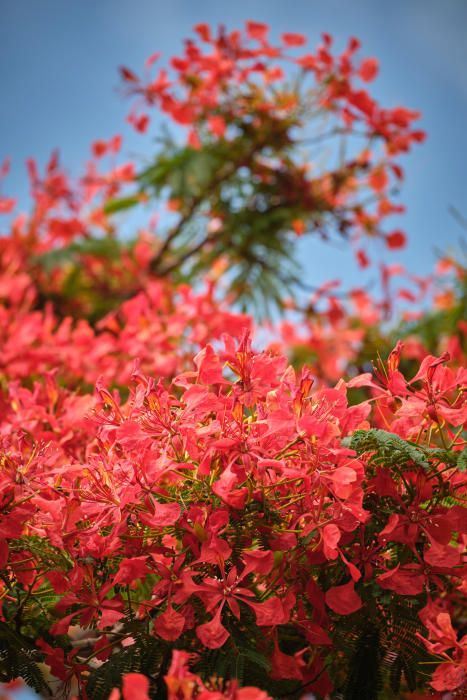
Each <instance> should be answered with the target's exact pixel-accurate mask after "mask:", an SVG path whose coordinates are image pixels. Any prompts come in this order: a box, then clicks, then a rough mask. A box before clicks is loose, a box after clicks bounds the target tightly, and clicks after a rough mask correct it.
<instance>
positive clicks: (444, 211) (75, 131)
mask: <svg viewBox="0 0 467 700" xmlns="http://www.w3.org/2000/svg"><path fill="white" fill-rule="evenodd" d="M0 17H1V21H0V85H1V91H2V98H1V102H0V162H1V160H2V159H3V157H4V156H6V155H9V156H10V157H11V158H12V161H13V169H12V174H11V176H10V177H9V180H8V186H7V187H5V194H7V195H9V196H16V197H19V199H20V203H21V204H26V203H27V193H28V183H27V179H26V173H25V169H24V161H25V159H26V158H27V157H29V156H33V157H35V158H36V159H37V160H38V161H39V163H40V164H43V163H44V162H45V161H46V159H47V158H48V156H49V155H50V152H51V151H52V150H53V149H54V148H56V147H59V149H60V153H61V158H62V162H63V163H64V164H65V166H66V167H67V169H68V170H69V172H70V173H78V172H79V169H80V167H81V166H82V164H83V163H84V161H85V160H86V158H87V157H88V156H89V144H90V143H91V142H92V141H93V140H95V139H97V138H108V137H110V136H112V135H114V134H116V133H123V134H124V136H125V147H124V153H126V154H127V155H133V154H135V153H139V154H144V148H145V147H146V146H145V144H147V141H146V142H145V141H141V138H140V137H138V136H137V135H136V134H134V133H132V131H131V128H130V127H129V126H128V125H125V117H126V115H127V113H128V110H129V103H128V101H127V100H125V99H124V98H123V97H122V95H121V94H120V93H119V91H118V86H119V77H118V73H117V67H118V66H119V65H121V64H124V65H126V66H128V67H130V68H132V69H134V70H135V71H136V72H139V71H140V69H141V68H142V65H143V63H144V60H145V59H146V58H147V57H148V56H149V55H150V54H151V53H153V52H154V51H161V52H162V53H163V54H164V56H167V57H169V56H171V55H172V54H174V53H178V52H179V50H180V48H181V46H182V41H183V39H184V37H186V36H189V35H190V33H191V28H192V26H193V25H194V24H195V23H198V22H208V23H211V24H214V25H217V24H219V23H224V24H225V25H226V26H227V27H228V28H238V27H241V26H242V25H243V23H244V22H245V20H248V19H253V20H256V21H263V22H267V23H269V24H270V25H271V28H272V35H273V37H277V36H278V35H279V34H280V33H281V32H283V31H291V32H294V31H295V32H301V33H304V34H306V35H307V36H308V37H309V39H310V41H309V47H310V48H311V49H313V48H314V46H315V45H316V44H317V43H318V42H319V37H320V34H321V32H323V31H327V32H330V33H331V34H332V35H333V36H334V37H335V40H336V43H337V46H338V48H339V49H341V48H343V46H344V44H345V43H346V41H347V39H348V37H349V36H356V37H358V38H359V39H360V40H361V42H362V50H361V55H362V56H363V55H365V56H375V57H377V58H378V59H379V61H380V67H381V71H380V75H379V77H378V79H377V81H376V82H375V83H372V85H371V87H370V91H371V92H372V93H373V94H375V95H376V97H378V98H379V99H380V100H381V101H382V103H383V104H384V105H385V106H388V107H392V106H397V105H403V106H407V107H410V108H415V109H418V110H420V111H421V112H422V113H423V120H422V123H421V126H422V127H423V128H424V129H425V130H426V131H427V132H428V140H427V141H426V143H425V144H423V145H422V146H417V147H415V149H414V151H413V152H412V153H411V154H410V155H409V156H408V157H406V158H405V159H404V161H403V165H404V166H405V169H406V181H405V183H404V185H403V188H402V196H401V202H402V203H404V204H406V205H407V208H408V211H407V214H405V215H404V216H402V217H399V220H398V222H397V227H398V228H404V230H405V231H406V232H407V233H408V236H409V241H410V244H409V247H408V249H407V250H406V251H404V252H403V253H400V252H397V253H387V255H386V259H387V260H389V261H391V262H402V263H404V264H405V265H406V266H407V267H408V268H410V270H411V271H413V272H414V273H417V274H425V273H428V272H429V271H430V270H431V268H432V266H433V262H434V260H435V253H434V251H435V249H447V248H449V247H450V248H455V247H456V246H458V242H459V239H460V238H461V237H462V236H463V235H464V236H465V232H463V230H462V228H461V227H460V226H459V224H458V223H456V221H455V219H454V218H453V217H452V215H451V214H450V213H449V206H450V205H453V206H455V207H456V208H457V209H458V210H459V211H460V212H462V213H463V215H464V216H465V217H467V197H466V194H467V193H466V189H467V119H466V116H467V70H466V67H467V41H466V30H467V0H288V1H285V0H256V1H255V0H235V1H234V2H232V1H231V2H222V1H217V2H214V1H213V0H198V2H195V1H194V0H172V1H171V2H168V1H163V0H0ZM300 257H301V260H302V263H303V265H304V268H305V276H306V281H307V283H308V284H318V283H320V282H323V281H324V280H326V279H329V278H336V277H340V278H342V279H343V280H344V284H345V285H346V286H350V285H354V284H358V283H360V282H361V281H362V273H361V271H359V270H358V269H357V268H356V266H355V263H354V262H353V258H352V256H351V255H350V254H349V252H348V249H347V250H346V249H345V247H343V246H336V245H334V246H332V247H325V245H324V244H322V243H320V242H316V241H308V242H306V243H304V245H303V248H302V250H301V251H300ZM369 274H370V277H371V275H372V274H373V275H374V272H370V273H369Z"/></svg>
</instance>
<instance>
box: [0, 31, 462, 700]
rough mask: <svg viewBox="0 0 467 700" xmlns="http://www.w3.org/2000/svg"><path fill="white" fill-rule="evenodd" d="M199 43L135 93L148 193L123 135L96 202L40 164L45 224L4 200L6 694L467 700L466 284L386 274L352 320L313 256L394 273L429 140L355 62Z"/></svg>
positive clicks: (91, 170)
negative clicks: (410, 166)
mask: <svg viewBox="0 0 467 700" xmlns="http://www.w3.org/2000/svg"><path fill="white" fill-rule="evenodd" d="M195 32H196V36H197V39H196V40H195V39H190V40H188V41H187V42H186V44H185V51H184V53H183V55H181V56H177V57H174V58H173V59H172V60H171V62H170V66H169V67H165V68H161V69H157V68H156V66H157V62H158V61H159V60H160V57H159V56H158V55H157V54H154V55H153V56H151V57H150V58H149V59H148V61H147V62H146V66H145V75H144V77H139V76H138V75H137V74H136V73H134V72H133V71H132V70H130V69H128V68H121V69H120V72H121V77H122V80H123V84H124V86H125V89H126V91H127V92H128V93H129V94H130V96H131V98H132V100H133V101H132V107H131V112H130V115H129V118H128V119H129V122H130V123H131V124H132V125H133V127H134V128H135V129H136V130H137V131H140V132H145V131H147V130H149V129H150V128H151V125H152V124H153V123H154V120H155V119H156V118H157V119H159V120H160V117H161V115H162V116H163V117H164V118H165V120H166V123H167V124H168V126H169V127H172V131H170V130H167V131H166V132H164V131H163V130H162V127H161V126H160V125H159V126H158V131H159V132H161V133H164V134H165V136H164V138H163V139H161V140H160V142H159V147H158V150H157V153H156V154H155V155H154V154H153V155H152V156H151V157H150V158H149V160H148V161H147V162H146V164H145V166H144V167H138V166H137V165H136V164H135V163H133V162H121V161H120V156H119V154H120V151H121V147H122V139H121V137H120V136H114V137H112V138H110V139H108V140H99V141H95V142H94V143H93V144H92V149H91V150H92V159H91V161H90V162H89V163H88V164H87V166H86V168H85V172H84V174H83V175H82V176H81V177H80V178H79V179H78V180H77V182H73V181H72V179H71V178H70V177H69V176H68V175H67V174H66V172H65V171H64V170H63V169H62V167H61V165H60V162H59V158H58V155H56V154H55V155H53V156H52V158H51V159H50V161H49V163H48V165H47V167H46V170H45V173H43V174H41V173H40V172H39V169H38V167H37V166H36V164H35V163H34V162H33V161H30V162H29V163H28V170H29V177H30V181H31V196H32V207H31V211H30V212H29V213H28V214H16V210H15V207H16V203H15V200H14V199H13V198H11V197H9V196H6V195H5V196H2V197H0V213H2V214H4V215H6V217H5V221H7V222H8V224H9V226H10V229H9V231H8V233H7V235H5V236H3V237H2V238H0V321H1V323H0V337H1V341H2V354H1V357H0V523H1V527H0V597H1V608H0V680H1V681H4V682H9V681H12V682H14V683H16V682H17V681H16V679H17V678H22V679H23V680H24V681H25V682H26V683H27V684H28V685H29V686H31V687H33V688H35V689H36V690H37V691H38V692H39V693H41V694H42V695H43V696H44V697H57V698H60V697H62V698H71V697H79V698H89V699H90V700H100V699H101V698H102V700H107V699H108V698H110V699H111V700H117V699H118V698H120V697H122V698H124V700H144V699H146V698H152V697H154V698H156V697H157V698H163V697H166V698H168V699H169V700H221V699H222V698H229V699H230V700H267V699H268V698H285V697H287V698H297V700H298V698H301V697H303V696H304V695H306V694H310V693H311V694H313V695H314V696H316V697H317V698H320V699H322V700H324V699H325V698H335V699H336V700H337V699H338V698H342V699H344V700H354V699H356V698H365V699H367V698H368V700H372V699H374V700H378V699H380V700H383V699H385V698H389V697H401V698H402V697H403V698H407V699H409V698H417V697H418V698H423V697H426V695H424V694H423V693H426V692H429V690H428V689H430V688H431V692H433V693H435V694H436V693H443V692H444V691H453V692H458V693H462V692H463V688H465V682H466V676H465V660H466V653H467V647H466V642H467V636H465V634H464V636H463V632H462V625H465V610H464V608H463V594H464V593H465V564H464V562H463V559H462V557H463V556H464V547H465V541H466V533H467V530H466V518H465V509H464V504H465V469H466V464H467V462H466V452H465V429H464V428H465V423H466V419H467V403H466V398H465V387H466V384H467V381H466V380H467V370H466V369H465V362H464V359H465V355H464V346H465V333H466V323H465V310H466V309H465V305H466V302H465V299H466V295H465V274H464V269H463V267H462V265H461V264H460V263H459V261H458V260H457V259H456V258H455V257H454V256H452V255H446V256H445V257H444V258H442V259H441V260H440V261H439V262H438V266H437V269H436V271H435V273H434V274H433V275H432V276H428V277H426V278H420V277H417V276H415V275H411V274H410V272H408V271H405V270H404V269H403V268H402V267H401V266H400V265H397V264H391V263H390V262H389V263H388V262H385V263H383V264H381V266H380V277H381V291H380V293H379V294H375V295H370V293H369V291H368V290H366V289H363V288H358V289H352V290H350V291H349V292H348V293H346V294H343V293H342V292H341V290H339V285H338V283H337V282H333V281H331V282H329V283H328V284H325V285H323V286H322V287H320V288H318V289H307V287H306V283H305V281H304V275H303V273H302V272H301V271H300V268H299V266H298V263H297V255H296V252H295V245H296V241H297V238H299V237H301V236H307V235H310V236H320V237H321V238H322V239H323V240H324V243H325V241H326V240H327V239H329V238H332V237H335V236H340V237H342V238H343V239H345V240H346V241H347V242H348V245H349V246H350V247H351V248H352V249H353V251H354V253H355V256H356V261H357V264H359V265H360V266H361V267H366V266H368V265H370V264H372V256H373V253H372V252H371V251H372V249H371V246H374V245H377V243H378V241H382V242H383V245H384V246H385V247H386V248H388V249H397V248H400V247H402V246H404V244H405V234H404V233H403V232H402V231H400V230H397V229H396V230H393V229H391V228H390V227H388V226H387V225H386V223H385V222H386V219H387V218H388V217H390V216H391V215H393V214H395V213H398V212H400V211H402V210H403V208H402V206H401V205H400V204H398V203H396V201H395V200H394V196H395V194H396V193H395V189H396V186H397V185H398V183H400V182H401V181H402V179H403V170H402V167H401V165H400V162H399V161H400V156H401V155H403V154H405V153H406V152H407V151H408V150H409V149H410V147H411V146H412V145H413V143H414V142H421V141H422V140H423V138H424V135H423V132H421V131H420V130H418V129H417V127H416V125H415V122H416V120H417V118H418V116H419V115H418V113H417V112H414V111H411V110H408V109H405V108H402V107H396V108H386V107H382V106H380V105H379V104H378V103H377V102H376V100H374V99H373V98H372V96H371V95H370V94H369V93H368V92H367V90H366V89H365V85H366V84H367V83H369V82H371V81H372V80H373V79H374V78H375V77H376V75H377V72H378V63H377V61H376V60H375V59H372V58H366V59H360V58H358V56H357V52H358V49H359V42H358V41H357V40H356V39H351V40H350V41H349V44H348V46H347V48H346V49H345V50H344V51H343V53H341V54H336V53H334V52H333V50H332V40H331V37H330V36H328V35H326V34H325V35H323V39H322V43H321V45H320V46H319V47H318V48H317V49H316V50H315V51H314V52H310V51H308V50H307V49H306V48H305V44H306V39H305V37H303V36H302V35H299V34H290V33H289V34H287V33H285V34H283V35H282V37H281V43H280V44H279V45H274V44H273V43H271V42H270V41H269V39H268V28H267V26H266V25H263V24H260V23H255V22H248V23H247V24H246V28H245V31H243V32H239V31H233V32H227V31H226V30H225V29H223V28H221V29H220V30H219V32H218V33H217V34H216V35H215V34H214V33H213V32H212V30H211V29H210V27H208V26H207V25H198V26H197V27H195ZM158 124H159V122H158ZM7 171H8V164H5V165H4V166H3V169H2V177H5V176H6V175H7ZM6 182H7V181H6ZM140 210H141V213H139V212H140ZM136 212H138V216H137V218H138V220H139V221H141V220H142V215H143V214H145V213H147V219H146V220H145V223H144V225H141V224H138V226H139V230H138V233H137V235H133V236H132V237H131V238H128V236H122V235H120V232H121V230H122V228H123V227H124V226H125V225H128V223H129V222H130V223H131V221H132V219H131V218H130V219H128V218H127V217H131V216H133V214H135V213H136ZM388 252H390V250H389V251H388ZM310 294H311V296H310ZM253 303H255V304H256V307H255V308H256V310H257V311H258V313H257V314H256V315H253V314H251V313H247V311H248V310H250V305H251V304H253ZM271 303H272V304H273V305H275V306H276V307H278V308H279V310H280V311H281V312H282V316H281V317H280V319H279V320H278V321H272V320H271V317H270V315H269V310H270V307H271ZM401 304H402V307H401ZM401 308H402V311H403V313H402V316H401V315H400V314H399V317H397V310H398V309H399V310H400V309H401ZM394 314H396V315H394ZM391 317H392V318H393V319H395V320H393V321H392V322H390V320H389V319H390V318H391ZM274 318H275V316H274ZM397 318H399V320H398V321H397ZM266 319H268V320H266ZM258 331H259V332H258ZM256 337H258V338H265V339H266V340H264V341H263V348H262V349H261V348H259V347H258V341H255V338H256ZM265 346H266V347H265ZM435 696H436V695H435ZM439 697H441V695H439Z"/></svg>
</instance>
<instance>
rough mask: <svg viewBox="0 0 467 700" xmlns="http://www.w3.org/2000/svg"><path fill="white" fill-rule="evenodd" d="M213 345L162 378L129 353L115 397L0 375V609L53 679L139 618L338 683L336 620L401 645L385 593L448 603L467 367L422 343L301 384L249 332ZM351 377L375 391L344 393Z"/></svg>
mask: <svg viewBox="0 0 467 700" xmlns="http://www.w3.org/2000/svg"><path fill="white" fill-rule="evenodd" d="M224 343H225V345H224V348H223V349H218V350H217V351H216V350H214V349H213V347H212V346H211V345H207V346H206V347H205V348H204V349H203V350H202V351H201V352H200V353H198V355H197V356H196V357H195V358H194V367H193V369H192V370H189V371H185V372H183V373H182V374H179V375H178V376H177V377H175V378H174V380H173V382H172V384H171V385H170V386H164V385H163V384H162V383H161V382H160V381H156V380H155V379H153V378H151V377H148V376H146V375H145V374H144V373H142V372H141V371H140V370H139V369H138V367H135V369H134V372H133V376H132V382H131V385H130V387H129V388H130V394H129V396H128V399H126V400H125V401H122V399H121V398H120V396H119V395H118V393H116V392H112V391H110V390H109V389H108V388H107V387H106V386H105V384H104V383H102V382H98V383H97V386H96V395H95V398H92V397H90V396H77V395H76V394H73V393H71V392H69V391H67V390H65V389H62V388H60V387H58V386H57V384H56V381H55V378H54V376H53V375H52V374H49V375H48V376H47V381H46V383H45V384H43V385H42V384H39V383H37V384H36V385H35V386H34V388H33V389H31V390H29V389H26V388H21V387H19V386H18V385H17V384H15V383H13V384H12V386H11V387H10V392H9V396H8V398H7V400H6V404H5V406H4V419H3V422H2V426H1V439H2V454H3V457H2V490H1V499H2V500H1V502H2V524H1V527H2V533H3V540H2V543H3V544H2V557H1V564H2V570H3V572H4V575H3V579H2V581H3V583H2V588H3V590H2V595H3V616H4V619H5V620H6V621H9V622H10V623H14V622H16V624H17V625H18V628H19V629H21V628H22V627H23V625H24V626H25V627H26V629H29V630H31V629H34V632H35V634H36V635H38V639H37V643H36V648H37V649H40V650H41V651H42V653H43V654H44V655H45V656H44V658H45V663H46V664H48V665H49V666H50V667H51V669H52V674H53V675H54V676H55V677H56V678H57V679H59V681H61V682H62V683H63V684H64V687H66V686H67V684H70V683H71V682H72V681H73V682H74V683H77V684H78V687H79V689H80V692H81V694H82V696H83V697H86V689H85V688H86V679H88V678H89V681H88V683H92V680H91V679H92V678H93V674H98V672H99V668H100V667H101V666H102V667H104V666H105V664H106V663H111V662H112V659H113V658H114V656H115V655H118V654H119V653H120V654H122V653H128V650H129V649H131V648H132V646H134V645H138V644H139V643H140V635H142V634H143V633H144V634H145V635H147V636H148V637H150V638H152V639H155V640H160V642H161V645H162V646H161V649H163V650H165V651H167V649H170V648H171V645H173V644H175V645H176V648H179V649H180V648H181V649H184V650H185V651H186V652H187V653H188V654H190V653H193V652H197V651H198V652H199V649H200V648H201V649H203V650H205V652H209V650H218V649H219V650H223V651H224V652H225V655H226V656H225V658H226V660H225V661H224V663H228V659H229V658H230V659H231V658H232V655H234V654H238V653H242V647H243V653H244V654H245V657H247V656H248V654H249V653H250V652H249V644H253V645H254V647H253V649H254V648H256V650H257V653H260V654H261V657H260V658H261V661H262V663H264V664H265V665H267V668H268V669H270V673H271V677H272V678H273V679H275V681H276V682H278V683H281V682H285V683H288V684H290V683H291V684H292V688H293V692H295V693H297V692H299V690H300V688H302V687H306V688H309V689H310V690H312V691H313V692H316V693H318V694H320V695H322V696H324V695H326V693H329V692H330V691H331V690H332V688H333V686H337V687H339V683H341V682H342V678H341V677H340V674H341V673H342V667H343V659H342V657H341V656H340V655H337V656H336V648H337V649H338V648H339V645H340V644H341V643H342V640H341V639H340V636H339V630H340V629H341V626H342V624H343V623H342V622H341V620H342V619H344V620H347V619H348V620H350V621H353V622H355V621H356V620H360V621H361V615H362V614H364V615H365V616H368V619H372V620H375V625H377V626H379V627H378V631H379V633H380V634H381V635H383V634H385V635H387V636H388V637H390V635H391V634H392V635H393V636H394V637H395V639H396V640H398V635H399V634H401V633H400V630H397V628H396V622H395V621H394V620H393V619H392V618H391V615H392V614H393V606H395V605H400V606H404V605H405V601H406V600H408V601H409V603H407V609H408V610H409V611H410V612H415V613H416V612H417V611H419V610H420V611H421V609H422V607H423V605H425V601H426V599H427V596H429V597H430V598H431V597H434V598H435V599H436V600H438V599H439V600H440V601H442V602H440V604H442V605H443V611H444V610H446V612H443V615H445V616H449V614H450V613H451V614H453V615H454V614H455V604H454V601H455V595H454V597H452V596H451V592H453V593H454V594H455V592H456V591H459V592H460V590H461V588H462V575H463V572H464V569H463V568H462V565H461V555H462V544H463V539H462V533H463V532H464V530H465V527H464V526H465V518H463V512H462V509H461V506H460V499H461V496H462V493H463V489H464V488H465V480H464V479H463V475H462V473H461V471H460V469H461V460H462V459H464V457H463V453H462V452H460V451H459V450H460V449H461V448H462V446H463V441H462V439H461V437H460V429H459V428H460V426H462V425H463V424H464V423H465V421H466V418H467V405H466V402H465V396H464V395H463V393H462V391H463V388H465V383H466V372H465V371H463V370H457V371H453V370H451V369H449V368H447V367H445V366H444V363H445V362H446V360H447V359H448V358H447V357H441V358H434V357H427V358H425V360H424V361H423V363H422V365H421V367H420V369H419V372H418V373H417V374H416V376H415V377H414V378H413V379H412V380H411V381H410V382H407V381H406V380H405V379H404V378H403V376H402V374H401V373H400V372H399V370H398V361H399V356H400V353H401V347H400V346H398V347H397V348H396V349H395V350H394V352H393V353H392V354H391V356H390V358H389V360H388V364H387V366H386V367H385V368H384V372H383V371H380V373H379V375H378V376H377V377H375V378H371V377H370V376H369V375H362V376H361V377H357V378H355V379H353V380H351V381H349V382H348V383H347V384H345V383H343V382H339V383H338V385H337V386H336V387H334V388H321V389H318V390H316V391H313V387H312V384H313V382H312V380H311V378H310V375H309V372H308V371H307V370H306V369H304V370H302V371H301V372H300V373H296V372H295V371H294V370H293V369H292V368H291V367H289V366H288V365H287V361H286V359H285V358H284V357H282V356H280V355H274V354H271V353H259V354H257V353H255V352H253V351H252V349H251V346H250V342H249V339H248V337H247V336H246V335H244V336H243V337H242V339H241V340H240V341H237V342H236V341H235V340H234V339H233V338H231V337H228V336H226V337H225V338H224ZM362 386H365V387H369V390H370V392H371V393H372V396H371V397H370V398H368V399H366V400H365V401H363V402H362V403H358V404H355V405H349V404H348V400H347V391H351V390H353V389H355V388H356V387H362ZM373 414H374V417H373V418H372V416H373ZM369 421H372V422H373V424H376V425H378V423H381V424H384V426H385V430H381V429H372V430H368V428H369V427H370V423H369ZM453 502H456V503H457V502H459V505H452V503H453ZM448 514H449V516H448ZM464 573H465V572H464ZM46 596H49V597H48V598H46ZM44 598H46V599H47V600H49V601H52V603H51V604H50V603H49V604H47V603H44V602H42V601H43V599H44ZM451 600H452V602H451ZM44 609H45V610H46V612H47V614H46V615H44ZM25 610H30V611H34V616H32V617H31V618H30V619H24V618H23V615H24V612H25ZM30 614H31V613H30ZM51 616H54V617H55V618H56V621H55V622H53V624H51ZM425 616H426V613H425ZM423 619H424V620H425V617H423ZM437 619H439V618H437ZM443 620H444V617H443ZM36 625H37V626H36ZM77 626H78V627H77ZM76 629H82V630H85V631H86V630H87V635H86V639H85V643H83V646H82V647H81V646H80V645H79V644H76V643H73V638H74V634H75V633H74V630H76ZM421 629H422V628H421V625H420V628H417V632H418V634H420V633H421ZM428 629H429V630H430V634H433V633H434V632H433V630H436V627H434V626H433V625H432V624H431V623H428ZM288 639H289V640H290V639H292V640H293V644H292V647H293V649H294V650H293V651H291V648H290V642H289V645H288V644H287V641H286V640H288ZM450 639H451V641H452V634H451V637H450ZM248 640H250V641H248ZM393 641H394V640H393ZM387 643H389V640H387ZM395 643H396V644H397V643H399V640H398V641H397V642H395ZM400 644H401V646H402V650H401V649H398V648H397V647H396V650H395V651H394V653H400V654H402V655H403V653H405V651H404V649H403V642H402V641H400ZM245 645H246V649H245ZM456 645H457V642H453V643H452V644H451V646H455V653H456V654H457V651H456V650H457V646H456ZM444 648H446V647H443V649H444ZM430 649H431V647H430ZM437 649H438V647H437ZM161 653H162V652H161ZM180 658H185V657H178V660H179V661H180ZM186 658H188V657H186ZM455 659H457V656H456V657H455ZM349 662H350V660H349V659H347V663H349ZM174 663H175V666H176V667H177V668H178V669H179V677H178V678H177V676H176V674H175V672H173V674H172V675H170V673H169V676H168V678H169V679H171V680H170V682H169V681H168V682H169V688H171V689H172V691H171V692H173V693H174V694H173V697H182V696H180V695H177V694H176V691H175V690H173V689H174V688H176V687H177V683H182V684H183V682H184V680H183V678H184V677H183V674H182V672H181V671H180V668H185V666H184V665H183V664H180V663H179V664H178V665H177V663H176V662H174ZM245 663H246V660H245ZM456 663H458V661H456V660H454V661H444V662H443V664H444V666H443V667H442V668H444V667H445V666H446V664H456ZM453 667H454V666H453ZM456 668H457V667H456ZM459 668H460V667H459ZM339 669H341V670H339ZM450 669H451V666H450ZM226 671H227V677H232V671H231V670H230V671H229V669H228V668H227V669H226ZM193 672H194V673H195V671H193ZM456 673H457V675H456V676H455V677H456V679H458V680H459V683H460V682H461V680H462V677H461V673H460V671H456ZM89 674H91V675H89ZM190 674H191V671H190ZM442 674H443V671H440V670H439V669H438V670H437V671H436V675H435V677H434V683H435V687H437V688H439V687H440V684H441V680H440V679H441V678H444V676H443V675H442ZM198 675H199V671H198ZM448 675H449V674H448ZM189 677H191V676H189ZM185 680H186V679H185ZM218 682H219V683H222V682H223V681H222V680H221V679H219V681H218ZM447 682H448V683H450V686H449V687H457V686H454V681H453V680H452V674H451V675H449V681H447ZM446 687H448V686H446ZM233 688H234V687H233V686H232V688H231V690H230V691H229V692H230V693H231V695H228V697H237V695H236V694H235V693H236V692H237V691H234V689H233ZM221 690H222V685H221V686H219V687H218V688H217V689H215V688H213V689H212V692H211V691H209V692H211V695H209V693H208V691H203V692H206V693H207V694H206V695H203V696H202V697H206V698H207V697H212V698H217V697H219V692H220V691H221ZM266 690H267V688H266ZM177 692H178V691H177ZM222 692H223V691H222ZM238 692H239V693H240V695H238V697H239V698H243V695H244V694H245V690H243V691H238ZM90 697H93V695H92V693H91V694H90ZM183 697H184V696H183ZM255 697H256V696H255ZM258 697H260V696H258Z"/></svg>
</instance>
